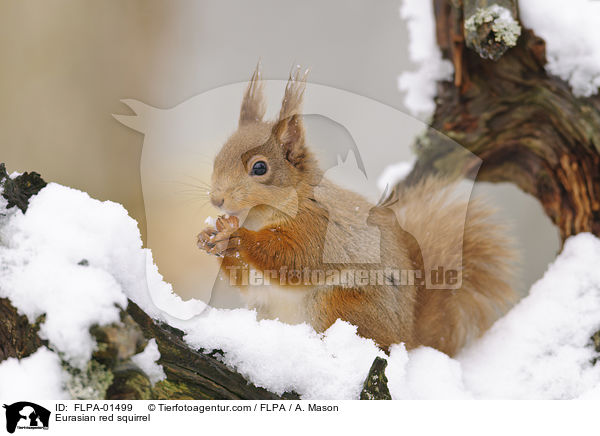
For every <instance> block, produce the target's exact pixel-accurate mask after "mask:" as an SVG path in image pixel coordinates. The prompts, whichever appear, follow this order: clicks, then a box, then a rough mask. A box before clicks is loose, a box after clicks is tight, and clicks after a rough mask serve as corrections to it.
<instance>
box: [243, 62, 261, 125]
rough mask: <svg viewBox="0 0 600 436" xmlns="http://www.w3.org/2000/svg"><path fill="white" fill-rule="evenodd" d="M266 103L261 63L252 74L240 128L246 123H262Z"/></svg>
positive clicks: (245, 96) (244, 101)
mask: <svg viewBox="0 0 600 436" xmlns="http://www.w3.org/2000/svg"><path fill="white" fill-rule="evenodd" d="M265 110H266V106H265V101H264V98H263V82H262V79H261V78H260V61H258V63H257V64H256V69H255V70H254V73H252V77H251V78H250V83H249V84H248V88H247V89H246V93H245V94H244V99H243V100H242V108H241V109H240V126H241V125H243V124H246V123H252V122H259V121H262V119H263V116H264V115H265Z"/></svg>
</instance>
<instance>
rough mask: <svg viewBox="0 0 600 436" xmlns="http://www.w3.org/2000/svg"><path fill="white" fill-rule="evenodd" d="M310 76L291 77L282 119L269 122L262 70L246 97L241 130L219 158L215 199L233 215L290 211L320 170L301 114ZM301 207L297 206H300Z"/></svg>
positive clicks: (213, 190)
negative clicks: (306, 139) (277, 210)
mask: <svg viewBox="0 0 600 436" xmlns="http://www.w3.org/2000/svg"><path fill="white" fill-rule="evenodd" d="M307 73H308V71H306V72H304V73H302V74H301V73H300V71H299V70H297V71H296V73H295V74H290V79H289V81H288V84H287V86H286V89H285V95H284V97H283V102H282V105H281V111H280V113H279V117H278V119H277V120H276V121H274V122H268V121H263V117H264V114H265V102H264V97H263V83H262V81H261V79H260V72H259V66H257V68H256V70H255V71H254V74H253V75H252V78H251V80H250V84H249V85H248V88H247V90H246V92H245V94H244V98H243V101H242V107H241V111H240V119H239V125H238V128H237V130H236V131H235V132H234V133H233V134H232V135H231V136H230V137H229V139H228V140H227V141H226V142H225V144H224V145H223V147H222V148H221V150H220V151H219V153H218V155H217V156H216V158H215V161H214V166H213V174H212V183H211V185H212V186H211V192H210V199H211V202H212V203H213V205H214V206H215V207H217V208H219V209H221V210H222V211H223V212H226V213H228V214H230V215H239V214H242V213H244V212H247V211H250V210H251V209H257V210H261V209H264V210H268V209H273V208H275V209H279V210H280V211H284V212H285V210H286V207H289V203H290V196H291V197H294V199H295V200H297V199H298V195H299V191H302V190H305V189H307V187H308V186H310V185H311V184H314V183H312V181H313V180H315V178H317V177H319V174H320V170H319V168H318V165H317V164H316V161H315V159H314V158H313V156H312V154H311V153H310V151H309V150H308V149H307V147H306V143H305V131H304V125H303V121H302V116H301V114H300V112H301V109H302V98H303V95H304V89H305V87H306V75H307ZM295 206H296V207H297V201H296V202H295Z"/></svg>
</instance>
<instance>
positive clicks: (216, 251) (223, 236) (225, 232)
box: [197, 216, 240, 256]
mask: <svg viewBox="0 0 600 436" xmlns="http://www.w3.org/2000/svg"><path fill="white" fill-rule="evenodd" d="M215 227H216V229H215V228H213V227H207V228H206V229H204V230H202V231H201V232H200V233H199V234H198V241H197V245H198V248H200V249H201V250H204V251H206V252H207V253H208V254H213V255H215V256H224V255H225V254H227V253H228V252H231V251H233V250H235V249H236V248H237V246H238V245H239V240H238V239H237V238H232V237H231V235H232V234H233V233H234V232H235V231H236V230H237V229H239V227H240V222H239V220H238V218H237V217H235V216H220V217H219V218H217V222H216V224H215Z"/></svg>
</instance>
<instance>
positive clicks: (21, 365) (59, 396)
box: [0, 347, 69, 401]
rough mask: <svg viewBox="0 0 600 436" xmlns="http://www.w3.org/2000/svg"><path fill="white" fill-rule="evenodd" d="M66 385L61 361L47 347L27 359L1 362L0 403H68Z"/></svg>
mask: <svg viewBox="0 0 600 436" xmlns="http://www.w3.org/2000/svg"><path fill="white" fill-rule="evenodd" d="M64 382H65V375H64V374H63V372H62V367H61V365H60V359H59V357H58V356H57V355H56V354H55V353H53V352H52V351H50V350H48V349H47V348H46V347H41V348H40V349H39V350H37V351H36V352H35V353H33V354H32V355H31V356H29V357H26V358H25V359H21V360H19V359H15V358H13V357H11V358H9V359H6V360H5V361H4V362H0V399H10V400H15V401H17V400H22V399H23V398H27V400H29V401H36V400H66V399H68V398H69V395H68V394H67V392H66V391H65V389H64Z"/></svg>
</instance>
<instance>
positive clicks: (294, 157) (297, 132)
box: [273, 114, 306, 167]
mask: <svg viewBox="0 0 600 436" xmlns="http://www.w3.org/2000/svg"><path fill="white" fill-rule="evenodd" d="M273 135H274V136H275V140H276V141H277V143H278V144H280V145H281V147H282V148H283V152H284V156H285V158H286V159H287V160H288V161H289V162H290V163H291V164H292V165H294V166H296V167H299V166H301V164H302V162H303V161H304V158H305V156H306V150H305V148H304V124H303V123H302V115H298V114H294V115H292V116H291V117H288V118H284V119H282V120H280V121H278V122H277V123H276V124H275V126H274V127H273Z"/></svg>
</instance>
